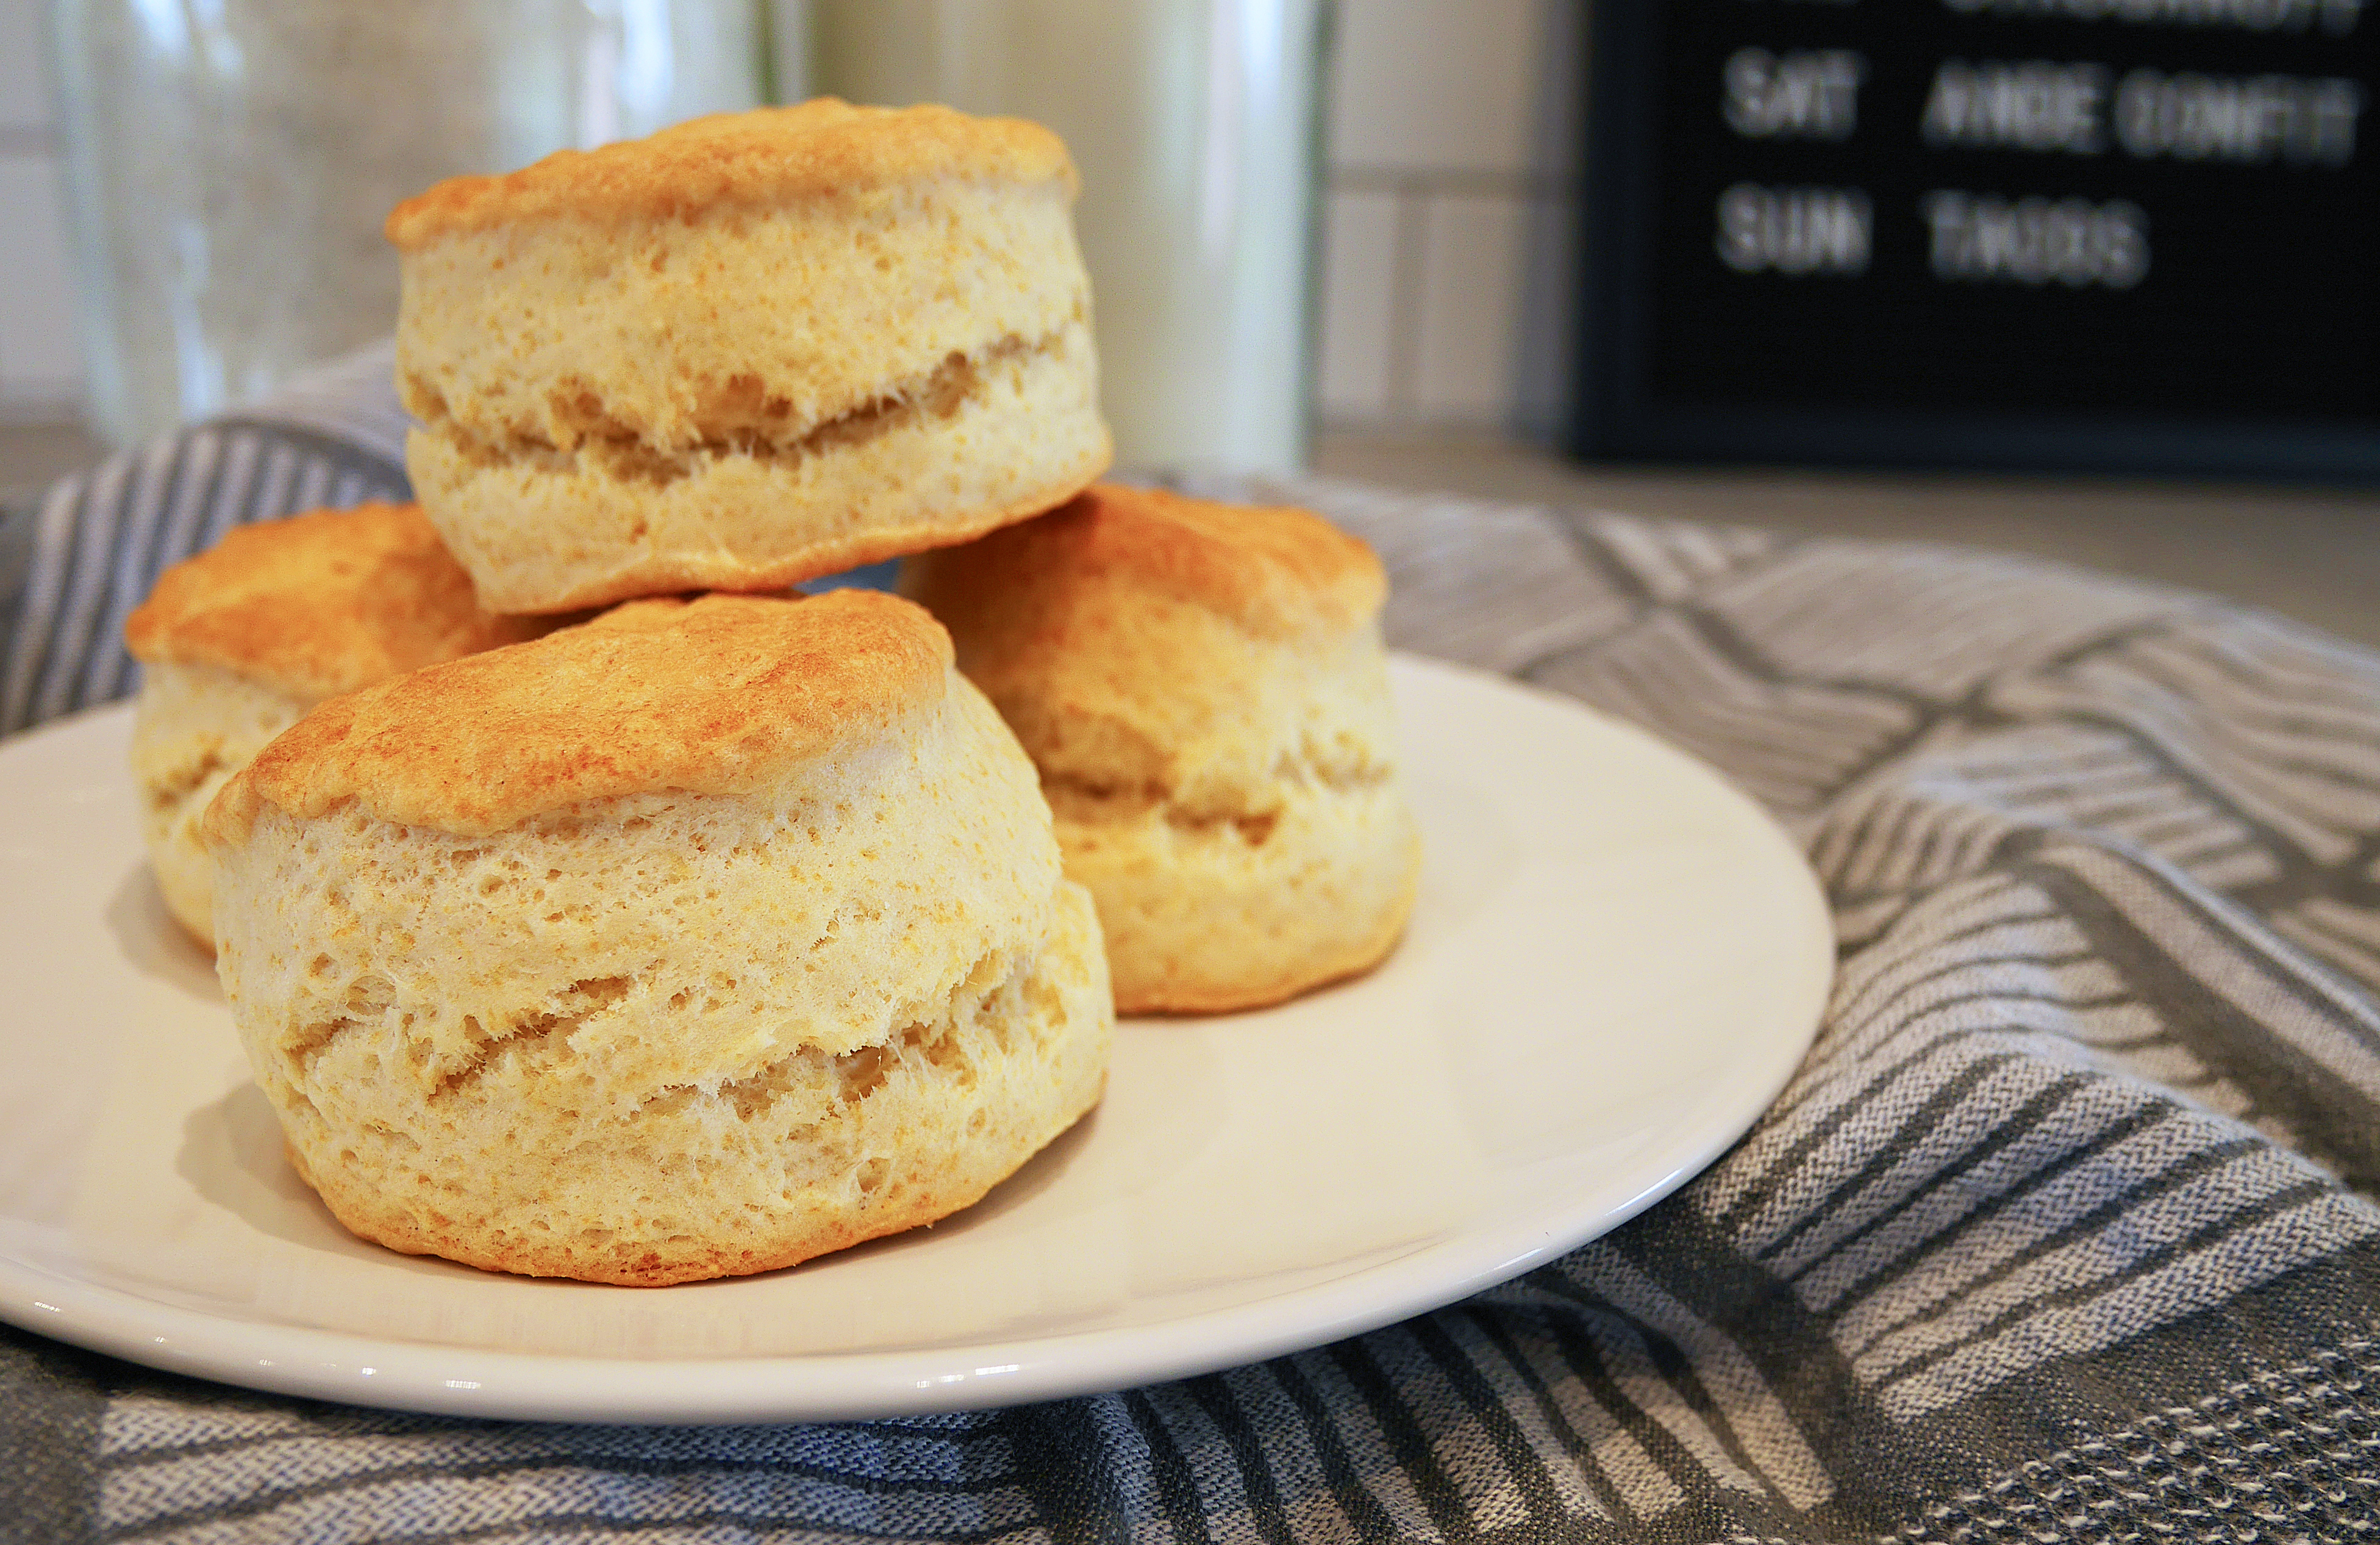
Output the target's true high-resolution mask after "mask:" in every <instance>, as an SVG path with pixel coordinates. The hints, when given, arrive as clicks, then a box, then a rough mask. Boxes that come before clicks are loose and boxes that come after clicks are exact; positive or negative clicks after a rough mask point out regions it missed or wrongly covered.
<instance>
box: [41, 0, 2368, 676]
mask: <svg viewBox="0 0 2380 1545" xmlns="http://www.w3.org/2000/svg"><path fill="white" fill-rule="evenodd" d="M1966 8H1967V9H1969V10H1972V9H1973V6H1969V7H1966ZM1739 9H1740V7H1739ZM1797 9H1798V10H1800V11H1805V12H1812V13H1813V14H1815V13H1816V12H1832V11H1833V10H1835V9H1837V8H1836V7H1815V8H1814V7H1799V8H1797ZM1730 14H1732V13H1730ZM1762 14H1763V15H1764V16H1765V15H1766V14H1767V12H1766V11H1764V12H1763V13H1762ZM1946 14H1947V13H1946ZM1590 21H1591V15H1590V11H1589V8H1588V6H1586V5H1585V4H1582V3H1580V0H1465V3H1464V4H1462V5H1454V4H1449V3H1446V0H1337V3H1336V4H1332V3H1330V0H1145V3H1138V4H1135V3H1126V0H807V3H803V0H704V3H695V0H501V3H497V0H491V3H485V4H477V5H467V4H462V3H460V0H434V3H431V0H424V3H422V4H419V5H402V6H388V5H385V4H383V5H379V6H363V5H348V4H344V3H334V0H318V3H315V4H310V5H302V6H301V5H297V4H295V3H294V0H105V3H103V0H0V276H5V280H6V282H5V283H0V492H5V491H6V490H10V489H14V490H17V491H18V492H19V493H21V492H22V491H24V490H26V489H28V488H30V487H32V486H35V485H38V484H39V483H40V482H41V481H44V480H46V479H47V478H49V477H51V476H54V475H55V474H56V473H58V472H61V471H64V470H67V469H70V468H74V467H76V466H79V465H83V464H86V463H88V462H89V461H91V459H93V458H95V457H96V456H99V455H101V454H103V451H104V449H105V448H106V447H107V446H108V445H109V444H131V443H136V442H137V441H139V440H140V438H141V437H143V436H144V435H146V434H149V433H152V432H155V431H156V430H157V429H158V428H160V427H161V426H163V425H164V424H167V423H170V422H171V421H173V420H176V418H188V417H192V416H200V415H203V414H205V413H207V412H211V411H215V410H218V409H221V408H225V407H227V406H230V405H234V404H236V403H237V402H238V401H240V400H242V399H244V398H248V397H252V396H254V395H258V394H260V393H261V392H263V391H265V390H267V389H269V388H270V386H271V385H272V384H273V383H274V382H275V381H276V380H278V379H279V378H281V377H282V376H284V375H285V374H286V373H287V372H288V371H291V370H294V369H296V368H297V367H299V366H300V365H302V364H303V363H305V362H307V361H309V360H312V359H323V358H327V357H330V356H333V355H335V354H337V353H339V352H341V351H342V350H343V349H345V348H347V347H351V346H353V345H355V344H358V343H361V342H365V341H367V340H369V339H370V338H372V337H374V336H377V335H384V334H385V333H386V332H387V330H388V327H389V325H390V321H391V319H392V318H393V311H394V297H395V264H394V261H393V258H392V257H391V256H390V254H389V253H388V252H387V250H386V249H385V247H384V246H383V244H382V243H381V241H380V238H379V237H378V234H377V231H378V217H379V214H380V213H383V212H384V211H385V209H386V207H387V206H388V205H389V204H390V203H391V202H393V201H395V199H396V198H398V197H401V196H403V195H404V194H405V193H407V192H410V191H413V190H415V189H419V187H421V186H424V185H426V184H427V183H428V182H430V181H431V180H434V179H435V178H436V177H438V176H445V175H449V174H451V173H453V172H456V171H464V170H499V169H504V168H507V167H510V166H513V165H516V164H521V163H523V162H525V161H527V160H529V159H532V158H534V156H536V155H538V154H541V153H543V152H545V151H547V150H550V149H553V148H557V147H560V146H565V145H571V144H591V143H598V142H601V141H602V140H609V139H613V138H621V137H627V136H633V135H637V134H642V133H646V132H649V131H650V129H652V128H657V127H660V126H661V125H662V124H665V123H668V122H671V121H674V120H675V119H677V118H679V117H683V116H688V115H690V114H692V113H696V112H700V111H708V110H720V109H734V108H737V107H742V106H747V105H751V104H752V103H757V102H761V101H768V100H784V99H791V98H797V97H799V96H800V95H803V94H806V93H807V92H808V91H813V90H837V91H841V92H843V93H844V94H846V95H850V96H853V97H855V98H856V99H859V100H877V101H885V102H894V103H898V102H905V101H915V100H941V101H948V102H951V103H953V104H954V105H957V106H960V107H963V108H966V109H969V110H973V111H1010V112H1020V113H1024V114H1026V115H1027V116H1037V117H1040V118H1043V119H1044V120H1045V121H1049V122H1050V123H1051V124H1052V125H1053V127H1056V128H1058V129H1059V130H1060V131H1061V132H1062V133H1063V134H1065V135H1066V136H1067V138H1068V139H1069V141H1070V143H1072V144H1073V145H1074V146H1075V150H1076V153H1077V156H1078V158H1079V159H1080V161H1081V162H1082V164H1083V166H1084V169H1085V172H1086V181H1087V192H1086V198H1085V201H1084V204H1083V207H1082V212H1081V221H1082V228H1083V233H1084V239H1085V245H1086V249H1087V254H1088V257H1089V259H1090V263H1091V268H1092V272H1093V274H1094V281H1095V285H1096V286H1097V294H1098V297H1099V305H1100V311H1099V330H1100V336H1101V343H1102V352H1103V356H1104V359H1103V368H1104V374H1105V382H1104V393H1105V395H1106V397H1107V399H1108V408H1109V411H1110V415H1111V419H1112V420H1114V422H1115V424H1116V427H1117V430H1118V434H1119V440H1120V443H1121V444H1122V445H1123V451H1124V457H1125V460H1126V461H1127V463H1130V464H1136V465H1140V466H1146V467H1184V468H1220V469H1242V470H1257V471H1272V472H1279V471H1287V470H1293V469H1297V468H1313V469H1318V470H1321V471H1325V472H1330V473H1336V474H1341V475H1347V476H1354V477H1361V478H1367V479H1371V480H1374V481H1383V482H1390V483H1397V484H1402V485H1406V486H1417V487H1432V488H1441V489H1448V490H1452V491H1456V492H1463V493H1475V494H1480V495H1486V496H1498V497H1515V498H1527V499H1539V500H1548V501H1557V502H1561V503H1567V504H1573V505H1609V506H1613V507H1622V508H1627V509H1631V510H1634V511H1637V512H1640V513H1645V514H1652V515H1663V514H1670V515H1677V516H1682V517H1690V518H1697V519H1704V520H1719V521H1738V522H1743V523H1748V524H1758V525H1764V526H1769V527H1775V528H1782V529H1792V530H1802V531H1808V532H1812V533H1819V534H1826V533H1837V534H1845V535H1861V536H1888V537H1917V538H1922V539H1926V540H1938V541H1960V542H1971V543H1979V544H1983V545H1988V546H1996V547H2006V548H2016V549H2023V550H2028V551H2033V552H2037V553H2043V554H2049V555H2052V556H2059V557H2068V558H2072V559H2076V560H2078V561H2082V562H2086V563H2090V564H2093V565H2095V566H2103V567H2111V568H2117V569H2124V570H2129V571H2132V572H2137V573H2143V574H2148V575H2154V576H2156V577H2160V578H2168V579H2171V580H2175V581H2178V582H2180V583H2183V584H2186V585H2192V586H2195V587H2198V588H2201V589H2207V590H2219V591H2223V592H2227V593H2230V594H2234V595H2237V596H2240V597H2241V598H2242V599H2246V600H2250V601H2253V602H2259V603H2262V604H2265V605H2268V606H2272V607H2274V608H2276V609H2277V610H2281V611H2284V612H2288V613H2290V614H2295V615H2298V616H2301V617H2302V618H2305V619H2307V620H2311V621H2314V622H2317V623H2320V624H2323V625H2325V626H2327V627H2333V628H2334V629H2337V630H2338V631H2341V632H2345V633H2349V634H2350V635H2353V636H2357V637H2361V638H2363V639H2367V640H2371V641H2375V642H2380V525H2375V522H2380V500H2375V498H2374V495H2373V494H2372V493H2371V492H2370V491H2369V490H2368V489H2367V488H2363V487H2358V486H2346V485H2339V486H2324V485H2322V484H2320V483H2310V482H2307V481H2302V480H2300V481H2293V482H2278V481H2269V480H2268V481H2249V480H2242V479H2240V478H2232V479H2230V480H2228V481H2220V482H2211V481H2178V480H2173V479H2143V478H2139V477H2133V478H2129V479H2115V478H2108V477H2104V476H2100V477H2074V476H2058V477H2049V476H2028V475H2026V474H2025V473H2024V472H2022V470H2021V469H2020V470H2017V471H2003V472H1999V473H1995V474H1992V475H1989V476H1985V475H1978V474H1975V473H1972V472H1969V473H1924V472H1907V471H1888V470H1868V471H1862V470H1843V469H1840V468H1836V469H1831V470H1820V469H1814V468H1808V467H1796V466H1792V465H1786V464H1782V463H1784V462H1785V461H1786V460H1787V459H1788V458H1784V457H1775V456H1772V457H1768V458H1767V461H1766V463H1765V464H1757V465H1752V466H1718V465H1704V466H1690V465H1667V466H1662V465H1649V464H1641V463H1632V462H1628V461H1623V460H1620V459H1617V458H1615V457H1607V458H1605V459H1604V460H1602V461H1599V462H1597V463H1591V464H1583V463H1581V462H1579V461H1577V460H1574V459H1572V458H1569V457H1566V456H1563V455H1561V454H1560V452H1559V451H1558V450H1557V448H1556V447H1557V446H1558V445H1560V444H1562V443H1564V442H1565V441H1566V440H1567V441H1570V442H1572V443H1573V444H1575V443H1576V439H1577V437H1576V435H1575V432H1574V431H1575V425H1574V423H1573V409H1574V408H1575V403H1576V396H1577V394H1576V392H1575V390H1574V389H1573V381H1574V379H1575V378H1576V376H1577V374H1578V372H1577V371H1576V370H1575V369H1574V368H1573V355H1574V353H1575V335H1576V328H1577V323H1578V310H1579V309H1578V306H1577V303H1576V296H1577V294H1578V291H1579V288H1580V281H1581V263H1580V253H1581V249H1582V242H1581V238H1580V236H1579V231H1580V224H1581V201H1582V189H1583V188H1584V187H1585V186H1586V180H1587V179H1586V172H1587V157H1586V155H1585V149H1584V147H1585V145H1587V143H1588V142H1589V125H1588V122H1587V115H1586V110H1585V106H1586V99H1587V79H1588V64H1589V61H1588V59H1587V57H1586V55H1587V52H1588V51H1587V49H1586V46H1585V39H1586V36H1587V33H1588V31H1589V29H1590ZM1730 25H1734V23H1730ZM2359 46H2360V45H2359ZM1607 63H1608V61H1607ZM1696 68H1699V66H1696ZM1697 79H1699V78H1697ZM1716 87H1717V81H1716V78H1714V81H1713V90H1714V95H1713V101H1714V102H1716V101H1717V100H1718V98H1717V95H1716ZM1710 116H1712V117H1713V121H1714V122H1715V123H1716V122H1717V121H1718V120H1717V117H1716V116H1715V113H1714V114H1713V115H1710ZM1693 242H1694V243H1698V244H1699V246H1698V247H1696V248H1695V249H1696V250H1697V251H1700V252H1701V253H1702V255H1703V256H1704V257H1706V258H1707V257H1708V251H1707V248H1708V238H1707V237H1706V236H1701V235H1696V236H1694V237H1693ZM202 313H203V314H202ZM1836 459H1838V460H1840V457H1838V458H1836Z"/></svg>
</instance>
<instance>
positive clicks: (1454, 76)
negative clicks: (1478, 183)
mask: <svg viewBox="0 0 2380 1545" xmlns="http://www.w3.org/2000/svg"><path fill="white" fill-rule="evenodd" d="M1573 3H1574V0H1573ZM1544 6H1545V0H1342V4H1341V6H1340V7H1339V57H1338V61H1337V67H1338V74H1337V77H1336V79H1335V80H1334V82H1333V84H1334V86H1335V88H1336V90H1335V91H1333V93H1332V100H1331V112H1330V154H1331V160H1332V162H1333V163H1334V164H1337V165H1340V166H1348V167H1365V168H1371V169H1380V170H1389V171H1398V172H1481V171H1489V172H1518V171H1521V170H1523V169H1524V167H1525V166H1526V165H1527V164H1528V157H1529V139H1530V135H1529V128H1530V125H1531V122H1532V120H1533V116H1534V113H1535V108H1536V103H1535V102H1534V101H1533V96H1534V92H1533V91H1532V89H1531V88H1533V87H1534V86H1535V84H1536V52H1537V38H1538V33H1539V30H1540V28H1541V20H1540V14H1539V13H1540V12H1541V11H1542V10H1543V9H1544Z"/></svg>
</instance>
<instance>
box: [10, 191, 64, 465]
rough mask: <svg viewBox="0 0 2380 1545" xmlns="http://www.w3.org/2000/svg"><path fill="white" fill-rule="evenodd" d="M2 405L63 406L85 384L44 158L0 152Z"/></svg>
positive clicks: (29, 409) (20, 410)
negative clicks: (4, 385) (1, 155)
mask: <svg viewBox="0 0 2380 1545" xmlns="http://www.w3.org/2000/svg"><path fill="white" fill-rule="evenodd" d="M0 383H6V395H5V397H0V409H5V410H6V411H7V413H8V416H9V417H12V418H13V417H19V416H30V415H32V414H33V413H36V412H38V411H40V410H41V409H42V408H49V409H51V410H53V411H55V410H58V409H62V408H70V407H71V406H72V405H73V403H74V402H75V400H76V398H77V396H78V395H79V393H80V391H81V386H82V360H81V357H80V355H79V351H78V343H77V340H76V337H75V310H74V280H73V276H72V274H71V273H70V272H69V271H68V269H67V244H66V237H65V233H64V232H63V231H62V230H61V229H60V222H59V219H58V206H57V193H56V176H55V172H54V170H53V169H52V167H51V165H50V164H49V161H48V159H47V158H46V157H37V156H8V157H6V158H0Z"/></svg>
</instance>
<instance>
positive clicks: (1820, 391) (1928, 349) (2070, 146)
mask: <svg viewBox="0 0 2380 1545" xmlns="http://www.w3.org/2000/svg"><path fill="white" fill-rule="evenodd" d="M2362 13H2363V0H1666V3H1663V0H1597V3H1596V4H1594V6H1593V7H1592V17H1591V23H1590V26H1591V50H1590V65H1589V73H1590V75H1591V78H1592V79H1591V82H1590V98H1589V103H1588V142H1587V185H1586V205H1585V243H1584V254H1585V256H1584V274H1583V277H1584V281H1585V294H1584V297H1583V299H1584V305H1583V306H1582V309H1581V346H1580V356H1579V369H1578V377H1577V382H1578V390H1577V399H1578V406H1577V410H1576V416H1575V419H1574V422H1573V440H1572V444H1573V449H1574V450H1575V451H1577V452H1578V453H1579V454H1581V455H1584V456H1618V457H1655V458H1685V459H1704V458H1710V459H1720V458H1731V459H1762V460H1779V461H1803V462H1830V463H1838V464H1841V463H1852V464H1869V465H1903V466H1966V467H1996V468H2077V469H2099V470H2108V471H2173V472H2184V471H2187V472H2224V473H2280V474H2289V475H2296V476H2308V477H2351V478H2368V477H2371V476H2373V475H2374V474H2376V473H2380V347H2375V344H2380V198H2375V192H2380V188H2375V176H2374V164H2375V161H2380V142H2374V141H2372V140H2368V139H2367V136H2366V134H2365V132H2364V131H2365V129H2366V128H2367V127H2374V126H2373V125H2370V124H2368V122H2367V109H2370V108H2372V107H2373V106H2374V93H2375V91H2380V71H2375V46H2380V37H2375V34H2380V5H2375V6H2374V14H2373V15H2371V16H2365V15H2364V14H2362Z"/></svg>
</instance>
